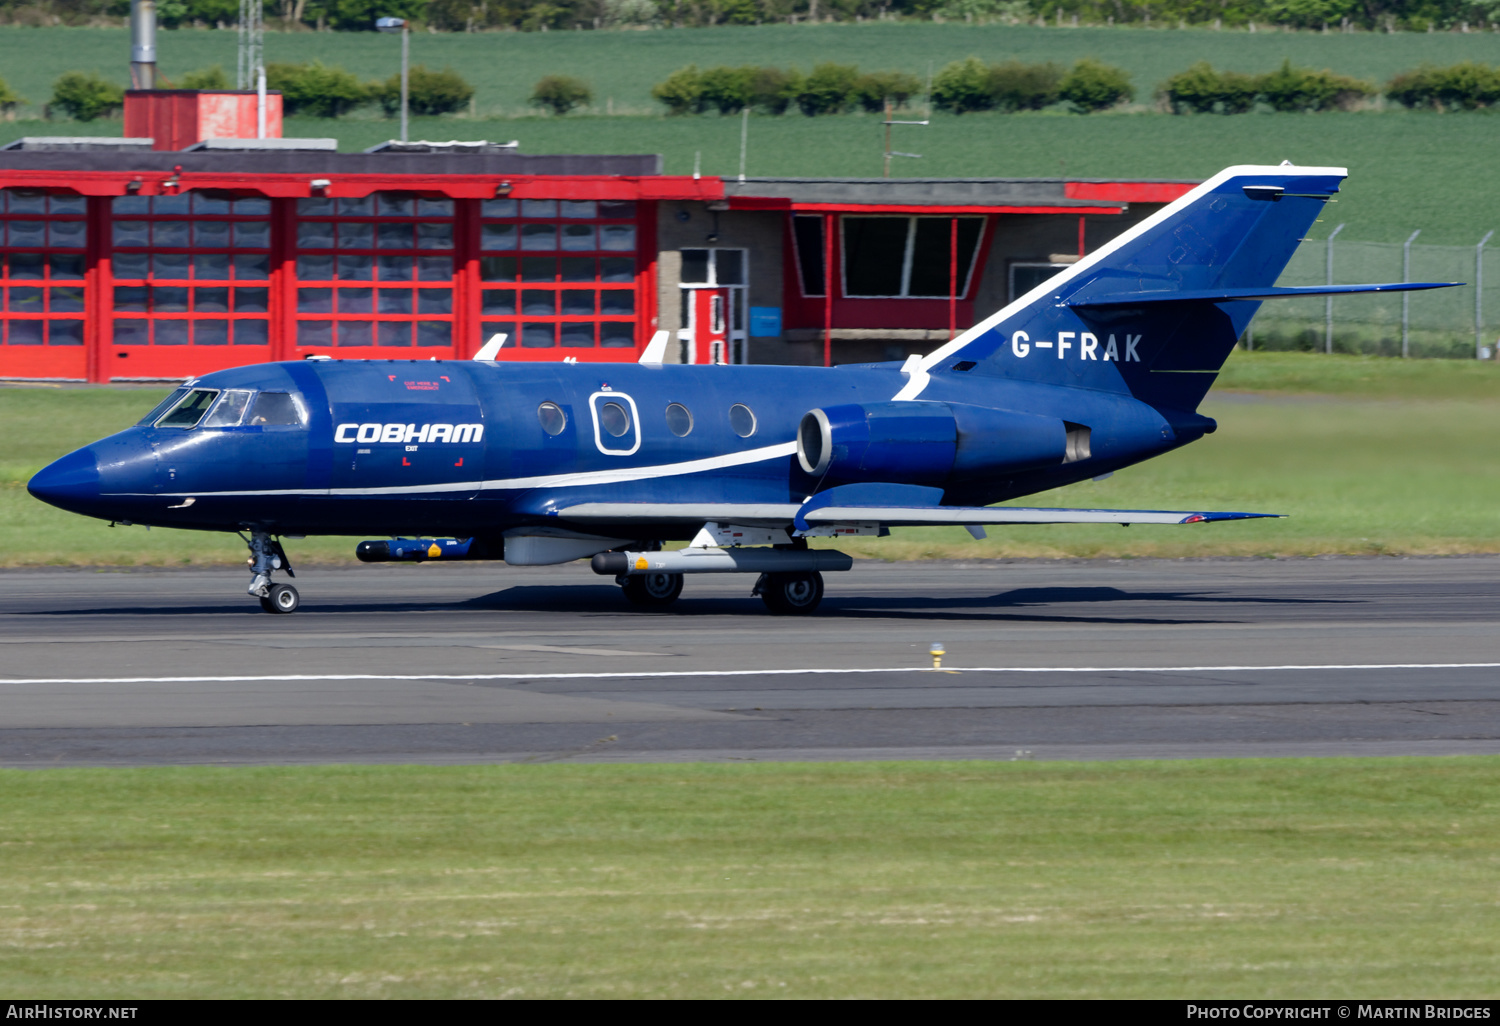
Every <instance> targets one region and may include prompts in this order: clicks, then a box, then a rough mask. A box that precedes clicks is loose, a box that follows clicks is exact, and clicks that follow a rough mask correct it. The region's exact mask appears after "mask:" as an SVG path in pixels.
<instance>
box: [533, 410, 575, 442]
mask: <svg viewBox="0 0 1500 1026" xmlns="http://www.w3.org/2000/svg"><path fill="white" fill-rule="evenodd" d="M536 419H537V420H538V421H539V422H540V423H541V425H542V430H543V431H545V432H547V434H549V435H554V436H555V435H560V434H562V433H563V428H565V427H567V426H568V415H567V414H566V413H564V412H563V411H562V407H561V406H559V405H557V404H556V403H542V405H540V406H538V407H537V408H536Z"/></svg>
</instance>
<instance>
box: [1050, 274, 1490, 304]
mask: <svg viewBox="0 0 1500 1026" xmlns="http://www.w3.org/2000/svg"><path fill="white" fill-rule="evenodd" d="M1462 284H1463V282H1460V281H1395V282H1387V283H1384V284H1380V285H1288V286H1285V287H1282V288H1277V287H1275V286H1268V287H1266V288H1259V289H1189V290H1187V291H1182V292H1111V293H1108V294H1106V295H1102V296H1086V297H1079V298H1077V299H1070V300H1068V301H1067V304H1066V305H1067V306H1071V307H1074V308H1077V309H1081V310H1084V309H1088V308H1090V307H1100V306H1140V305H1142V304H1144V303H1227V302H1231V301H1233V300H1237V299H1256V300H1259V299H1296V298H1299V297H1302V296H1345V295H1350V294H1353V293H1358V292H1422V291H1424V290H1426V289H1449V288H1453V287H1454V286H1457V285H1462Z"/></svg>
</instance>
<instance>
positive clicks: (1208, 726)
mask: <svg viewBox="0 0 1500 1026" xmlns="http://www.w3.org/2000/svg"><path fill="white" fill-rule="evenodd" d="M245 580H246V577H245V574H244V573H243V572H239V571H234V570H228V569H226V570H170V571H156V570H131V571H97V570H37V571H30V570H16V571H5V572H0V765H7V766H30V767H40V766H58V765H133V764H268V763H314V762H424V763H434V762H488V761H556V760H572V761H689V760H730V759H744V760H790V759H818V760H821V759H877V758H878V759H905V758H919V759H930V758H960V759H961V758H981V759H1010V758H1035V759H1060V758H1069V759H1080V758H1081V759H1100V758H1140V757H1165V758H1177V757H1197V756H1240V755H1266V756H1284V755H1415V754H1458V753H1493V752H1500V630H1497V628H1496V626H1495V623H1494V620H1495V615H1496V612H1497V610H1500V558H1489V557H1472V558H1471V557H1454V558H1431V559H1393V558H1369V559H1355V558H1341V559H1297V560H1190V561H1157V560H1130V561H1102V560H1098V561H1078V562H1062V563H1059V562H1043V561H1018V562H996V563H986V564H953V563H905V564H900V563H897V564H881V563H868V562H860V563H857V564H856V567H855V569H854V570H853V571H852V572H850V573H847V574H830V575H828V576H827V583H828V592H827V597H826V598H825V600H824V603H823V606H822V608H821V609H820V610H819V612H818V613H817V614H816V615H814V616H811V617H796V618H787V617H772V616H769V615H767V614H766V613H765V612H764V610H763V607H762V606H761V604H760V602H759V600H757V599H753V598H751V597H750V595H749V592H750V587H751V585H752V583H753V580H752V578H750V577H748V576H746V577H738V576H735V577H729V576H711V577H698V578H691V577H690V578H689V579H688V582H687V588H686V590H685V592H684V596H683V598H682V599H681V600H680V601H679V602H678V604H677V605H676V606H675V607H673V608H672V609H671V610H670V611H667V612H642V611H639V610H636V609H632V608H630V607H629V606H627V605H626V604H625V602H624V600H623V598H622V597H621V596H620V593H619V591H618V589H617V588H615V587H614V585H613V584H612V583H611V582H609V581H608V580H606V579H603V578H599V577H596V576H594V575H593V574H592V573H590V572H589V569H588V567H587V564H585V563H578V564H571V565H568V566H563V567H547V568H535V569H527V568H515V567H506V566H504V565H503V564H453V565H424V566H352V567H349V568H347V569H344V568H331V569H319V568H307V569H305V570H303V571H300V572H299V574H298V577H297V579H296V582H295V583H296V584H297V585H298V587H299V589H300V590H301V592H302V598H303V606H302V609H301V611H299V612H297V613H295V614H293V615H291V616H275V615H270V614H266V613H263V612H261V610H260V608H259V606H258V604H257V603H256V602H255V600H253V599H250V598H247V597H245V596H244V594H243V588H244V584H245ZM934 643H941V645H942V647H943V648H944V649H945V651H946V655H945V656H944V657H943V667H942V670H941V671H939V672H934V671H933V670H932V659H931V656H930V655H929V654H928V652H929V649H930V648H931V647H932V645H933V644H934ZM950 671H954V672H950Z"/></svg>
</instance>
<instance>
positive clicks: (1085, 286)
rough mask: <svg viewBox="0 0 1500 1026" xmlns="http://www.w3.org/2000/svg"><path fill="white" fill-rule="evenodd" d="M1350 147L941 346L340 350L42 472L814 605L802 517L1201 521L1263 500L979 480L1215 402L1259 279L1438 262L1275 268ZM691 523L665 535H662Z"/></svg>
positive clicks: (1254, 179)
mask: <svg viewBox="0 0 1500 1026" xmlns="http://www.w3.org/2000/svg"><path fill="white" fill-rule="evenodd" d="M1346 175H1347V172H1346V171H1345V170H1344V169H1343V168H1310V167H1293V166H1290V165H1286V164H1283V165H1282V166H1280V167H1231V168H1228V169H1227V170H1225V171H1222V172H1220V173H1219V174H1217V175H1215V176H1214V177H1213V178H1211V179H1210V180H1208V181H1206V182H1204V183H1203V184H1202V185H1199V186H1198V187H1197V188H1195V189H1193V190H1192V191H1191V192H1189V193H1188V194H1187V195H1185V196H1183V197H1182V198H1181V199H1179V200H1178V201H1176V202H1175V203H1172V204H1171V205H1170V206H1168V207H1165V208H1163V209H1162V210H1161V211H1159V212H1158V213H1156V214H1155V215H1154V216H1152V217H1151V218H1149V219H1147V220H1145V221H1143V222H1142V223H1141V224H1139V225H1138V226H1136V227H1135V228H1133V229H1132V230H1130V231H1128V232H1126V233H1125V234H1123V235H1121V236H1120V237H1118V238H1116V239H1115V240H1114V241H1113V242H1111V243H1109V244H1108V245H1107V246H1104V247H1103V248H1101V249H1099V250H1098V251H1097V252H1095V253H1094V254H1092V255H1091V256H1088V257H1086V258H1084V259H1081V260H1079V261H1078V262H1077V263H1076V264H1073V265H1072V266H1070V267H1068V268H1067V269H1065V270H1063V271H1062V272H1060V273H1059V274H1058V275H1057V276H1055V277H1054V278H1052V279H1050V280H1049V281H1047V282H1045V283H1043V284H1042V285H1039V286H1038V287H1037V288H1035V289H1033V290H1032V291H1030V292H1028V293H1027V294H1026V295H1024V296H1021V297H1020V298H1019V299H1017V300H1016V301H1015V302H1013V303H1011V304H1010V305H1009V306H1007V307H1005V308H1004V309H1003V310H1001V311H999V312H998V313H996V314H994V315H993V316H991V317H989V318H987V319H985V320H984V321H983V322H982V323H980V324H977V325H975V326H974V327H973V328H970V329H969V330H968V331H965V332H964V333H963V334H962V335H960V336H959V337H957V338H955V339H953V340H952V341H951V342H949V343H947V344H946V345H944V346H942V347H941V348H939V349H938V350H937V351H936V352H933V353H931V354H930V355H928V356H926V357H916V356H913V357H911V358H909V359H908V360H907V361H906V362H905V363H904V364H902V363H877V364H863V365H854V366H840V367H833V368H822V367H818V368H803V367H766V366H761V367H756V366H735V367H723V366H707V367H705V366H682V365H669V364H664V363H663V362H662V355H663V352H664V350H665V347H666V334H665V333H664V332H663V333H659V334H658V335H657V337H656V338H655V339H654V340H653V341H652V344H651V345H650V346H649V347H648V348H647V351H646V353H645V355H644V357H643V358H642V360H641V362H640V363H639V364H627V365H615V364H593V363H589V364H570V363H557V364H537V363H505V362H497V361H496V360H495V353H496V350H497V349H498V348H499V346H501V345H503V344H504V339H503V338H500V337H498V336H497V337H496V338H495V339H492V340H491V341H490V343H489V345H487V346H486V347H485V349H484V350H483V351H481V353H480V354H479V358H477V359H476V360H474V361H463V362H452V361H450V362H432V361H429V362H416V361H395V360H342V361H335V360H329V359H326V358H321V359H311V360H307V361H299V362H290V363H273V364H263V365H259V366H252V367H242V368H239V369H235V370H226V371H220V372H217V373H214V374H209V375H206V376H205V377H202V378H199V379H197V380H193V381H189V382H188V383H187V384H185V385H183V386H182V387H180V388H178V389H177V390H176V391H174V392H173V393H172V394H171V395H170V396H168V397H167V398H166V399H165V400H164V401H163V402H162V403H161V404H160V405H158V406H157V407H156V408H155V409H154V410H152V411H151V412H150V413H148V414H147V415H146V416H145V417H144V418H143V419H142V420H141V421H140V423H139V424H137V425H136V426H135V427H133V428H130V429H128V430H126V431H122V432H120V433H119V434H115V435H111V436H110V437H108V438H105V439H103V440H101V441H98V442H95V443H93V444H92V445H89V446H86V447H85V448H82V449H79V450H78V451H77V452H74V453H70V454H69V455H67V456H64V457H63V458H62V459H60V460H58V461H57V462H55V463H53V464H52V465H50V466H48V467H47V468H45V469H44V470H42V471H41V472H40V473H38V474H37V475H36V476H35V477H34V478H32V479H31V482H30V484H29V485H28V488H29V490H30V492H31V494H32V495H34V496H36V497H37V498H39V499H42V500H43V501H45V502H49V503H51V504H53V505H54V506H59V507H61V508H62V509H66V510H71V511H73V512H76V513H81V514H84V515H85V516H92V517H98V518H100V519H103V520H110V521H114V522H117V523H121V524H147V525H151V526H156V527H179V528H187V529H191V530H199V531H236V532H241V534H242V536H243V537H245V538H246V541H247V544H248V545H249V547H250V554H251V560H250V573H251V581H250V587H249V594H251V595H252V596H256V597H258V598H259V599H260V601H261V605H262V606H263V607H264V608H265V609H266V610H267V611H269V612H273V613H290V612H293V611H295V610H296V609H297V606H298V603H299V601H300V600H299V597H298V594H297V591H296V589H295V588H294V587H293V586H292V585H290V584H286V583H274V582H273V579H272V578H273V575H274V574H275V573H276V572H277V571H284V572H285V573H286V574H287V575H289V576H291V575H292V567H291V564H290V561H289V560H288V559H287V555H286V552H285V550H284V549H283V548H282V544H281V539H283V538H298V537H303V536H306V535H309V534H340V535H348V534H364V535H372V536H383V537H385V538H387V539H390V540H382V541H366V542H362V543H361V544H360V545H359V546H358V547H357V549H356V555H357V556H358V558H359V559H361V560H364V561H366V562H378V561H389V560H398V561H423V560H457V559H503V560H504V561H505V562H507V563H512V564H519V565H522V566H537V565H546V564H554V563H565V562H569V561H571V560H575V559H582V558H588V557H592V565H593V569H594V570H595V572H597V573H599V574H603V575H606V576H612V577H614V578H615V580H616V582H617V583H618V584H619V585H620V586H621V587H622V589H623V591H624V593H625V597H626V598H627V599H628V600H629V601H630V602H632V603H634V604H636V605H639V606H644V607H661V606H666V605H668V604H670V603H671V602H673V601H674V600H675V599H676V598H677V597H678V595H679V594H680V593H681V591H682V582H683V577H684V575H686V574H695V573H751V574H757V575H758V577H757V580H756V585H755V592H754V593H755V594H757V595H759V596H760V597H761V599H762V600H763V601H764V602H765V605H766V607H767V608H768V609H769V610H770V611H771V612H772V613H778V614H803V613H810V612H812V611H813V610H814V609H815V608H816V607H817V605H818V603H819V602H820V601H821V599H822V596H823V577H822V574H823V572H825V571H834V570H848V569H849V568H850V566H851V565H852V561H851V559H850V558H849V557H848V556H846V555H844V554H843V553H840V552H837V551H833V550H830V549H812V548H809V547H808V541H807V540H808V539H809V538H818V537H834V538H837V537H845V536H855V535H877V536H878V535H885V534H887V533H889V529H890V528H891V527H895V526H904V525H916V524H951V525H955V526H961V527H966V528H968V530H969V531H970V533H972V534H973V535H974V536H975V537H983V535H984V525H986V524H1081V523H1095V524H1097V523H1108V524H1189V523H1200V522H1205V521H1216V520H1244V519H1249V518H1252V517H1259V516H1266V515H1269V514H1259V513H1211V512H1192V511H1177V512H1171V511H1162V510H1104V509H1043V508H1028V507H1021V506H993V505H990V504H991V503H997V502H1003V501H1005V500H1009V499H1015V498H1017V497H1019V496H1023V495H1029V494H1033V493H1036V492H1041V491H1045V490H1047V489H1050V488H1056V487H1058V486H1059V485H1065V484H1071V483H1073V482H1075V481H1081V480H1084V479H1086V478H1096V477H1099V476H1101V475H1104V474H1108V473H1110V472H1112V471H1115V470H1118V469H1120V468H1121V467H1126V466H1129V465H1131V464H1133V463H1139V462H1140V461H1142V460H1145V459H1149V458H1150V457H1152V456H1157V455H1160V454H1161V453H1164V452H1168V451H1170V450H1172V449H1176V448H1177V447H1179V446H1182V445H1186V444H1187V443H1188V442H1192V441H1194V440H1196V439H1198V438H1200V437H1202V436H1203V435H1205V434H1207V433H1209V432H1211V431H1213V430H1214V428H1215V427H1216V425H1215V423H1214V421H1212V420H1211V419H1209V418H1208V417H1205V416H1203V415H1201V414H1199V413H1197V412H1195V411H1196V410H1197V407H1198V404H1199V403H1200V402H1201V401H1202V399H1203V397H1204V395H1205V394H1206V393H1207V392H1208V389H1209V386H1210V385H1212V384H1213V381H1214V378H1215V375H1216V373H1217V372H1218V370H1219V368H1220V366H1222V365H1223V363H1224V361H1225V359H1226V358H1227V357H1228V356H1229V353H1230V350H1231V349H1233V347H1234V345H1235V342H1236V340H1237V339H1238V338H1239V337H1240V334H1241V333H1242V332H1243V331H1244V330H1245V328H1246V326H1247V325H1248V324H1249V323H1250V318H1251V317H1252V316H1253V315H1254V314H1255V311H1256V310H1257V309H1258V308H1259V306H1260V303H1261V301H1263V300H1267V299H1277V298H1282V297H1288V296H1308V295H1329V294H1343V293H1353V292H1380V291H1401V290H1413V289H1428V288H1441V287H1444V286H1445V285H1449V284H1454V283H1451V282H1448V283H1439V282H1423V283H1394V284H1386V285H1340V286H1329V287H1326V288H1324V287H1314V288H1277V287H1275V285H1274V282H1275V281H1276V279H1277V277H1278V276H1279V275H1280V274H1281V271H1282V269H1283V268H1284V267H1285V266H1286V263H1287V261H1288V260H1289V259H1290V258H1291V256H1292V253H1293V252H1294V251H1295V250H1296V248H1297V246H1298V244H1299V243H1300V242H1301V241H1302V239H1303V237H1304V235H1305V234H1306V233H1307V230H1308V228H1309V227H1310V226H1311V225H1312V223H1313V221H1314V220H1315V219H1316V218H1317V216H1318V214H1319V213H1320V212H1321V211H1322V209H1323V204H1324V202H1326V201H1327V200H1328V199H1329V198H1330V197H1331V196H1332V195H1333V194H1334V193H1336V192H1337V191H1338V188H1339V183H1340V182H1341V181H1342V180H1343V179H1344V178H1345V177H1346ZM674 540H686V541H687V542H688V544H687V546H686V547H685V548H681V549H677V550H673V551H668V550H666V549H665V548H664V543H666V542H668V541H674Z"/></svg>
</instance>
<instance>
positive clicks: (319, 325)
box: [295, 192, 453, 349]
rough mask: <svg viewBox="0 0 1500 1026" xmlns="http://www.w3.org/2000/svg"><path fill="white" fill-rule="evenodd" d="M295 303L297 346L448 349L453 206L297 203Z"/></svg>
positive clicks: (397, 200) (404, 199) (383, 196)
mask: <svg viewBox="0 0 1500 1026" xmlns="http://www.w3.org/2000/svg"><path fill="white" fill-rule="evenodd" d="M295 303H296V311H297V340H296V344H297V345H298V346H303V347H314V348H323V347H327V346H336V347H339V348H349V347H354V348H361V349H363V348H372V347H380V348H397V349H410V348H413V347H416V348H426V349H433V348H442V347H449V346H452V345H453V201H452V200H451V199H423V198H420V197H417V196H413V195H411V194H409V193H400V192H380V193H376V194H375V195H373V196H365V197H362V198H359V199H349V198H344V199H328V198H323V197H315V198H312V199H301V200H298V201H297V296H296V300H295Z"/></svg>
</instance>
